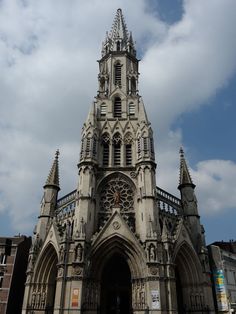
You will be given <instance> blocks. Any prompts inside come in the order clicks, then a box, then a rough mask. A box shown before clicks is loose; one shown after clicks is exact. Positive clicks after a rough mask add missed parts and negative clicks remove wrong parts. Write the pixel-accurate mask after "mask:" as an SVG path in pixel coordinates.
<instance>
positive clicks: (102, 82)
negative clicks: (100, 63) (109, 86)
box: [100, 77, 105, 92]
mask: <svg viewBox="0 0 236 314" xmlns="http://www.w3.org/2000/svg"><path fill="white" fill-rule="evenodd" d="M100 91H101V92H105V79H104V77H102V78H101V79H100Z"/></svg>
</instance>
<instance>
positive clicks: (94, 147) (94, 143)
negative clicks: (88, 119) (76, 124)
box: [93, 136, 97, 158]
mask: <svg viewBox="0 0 236 314" xmlns="http://www.w3.org/2000/svg"><path fill="white" fill-rule="evenodd" d="M96 156H97V138H96V136H94V137H93V158H96Z"/></svg>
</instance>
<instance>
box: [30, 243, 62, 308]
mask: <svg viewBox="0 0 236 314" xmlns="http://www.w3.org/2000/svg"><path fill="white" fill-rule="evenodd" d="M57 264H58V255H57V252H56V250H55V247H54V245H53V244H52V243H51V242H49V243H48V244H47V246H46V247H45V248H44V250H43V251H42V252H41V254H40V256H39V257H38V260H37V263H36V265H35V269H34V276H33V284H32V288H31V289H32V290H31V300H30V304H29V306H30V308H32V309H35V310H44V309H48V310H50V309H53V307H54V298H55V290H56V278H57Z"/></svg>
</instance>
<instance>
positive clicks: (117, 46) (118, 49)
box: [116, 41, 120, 51]
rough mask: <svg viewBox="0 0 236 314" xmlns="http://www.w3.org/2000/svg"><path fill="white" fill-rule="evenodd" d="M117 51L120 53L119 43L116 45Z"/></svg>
mask: <svg viewBox="0 0 236 314" xmlns="http://www.w3.org/2000/svg"><path fill="white" fill-rule="evenodd" d="M116 50H117V51H120V42H119V41H117V43H116Z"/></svg>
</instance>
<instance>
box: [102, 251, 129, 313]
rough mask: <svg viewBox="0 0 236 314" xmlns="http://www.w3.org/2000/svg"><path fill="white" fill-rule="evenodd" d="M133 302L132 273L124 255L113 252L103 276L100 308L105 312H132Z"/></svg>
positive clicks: (105, 266) (104, 268)
mask: <svg viewBox="0 0 236 314" xmlns="http://www.w3.org/2000/svg"><path fill="white" fill-rule="evenodd" d="M131 303H132V287H131V273H130V269H129V266H128V264H127V262H126V260H125V258H124V257H123V256H121V255H120V254H118V253H115V254H113V255H112V256H111V257H110V259H109V260H108V261H107V262H106V264H105V265H104V267H103V270H102V276H101V299H100V309H101V313H103V314H121V313H122V314H130V313H131V307H132V306H131Z"/></svg>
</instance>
